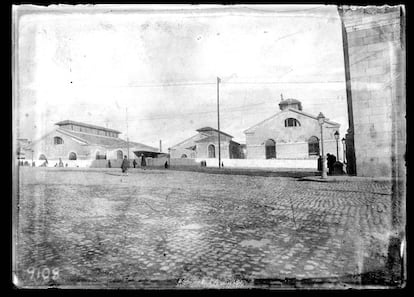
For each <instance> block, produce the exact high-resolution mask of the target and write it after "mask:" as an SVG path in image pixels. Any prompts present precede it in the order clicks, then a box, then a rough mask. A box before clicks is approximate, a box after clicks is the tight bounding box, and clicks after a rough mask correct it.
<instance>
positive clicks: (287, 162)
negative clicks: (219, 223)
mask: <svg viewBox="0 0 414 297" xmlns="http://www.w3.org/2000/svg"><path fill="white" fill-rule="evenodd" d="M110 161H111V167H112V168H120V167H121V163H122V160H110ZM136 161H137V165H136V167H141V162H140V160H139V159H138V160H136ZM166 161H167V162H168V163H169V164H170V166H172V167H174V166H193V167H194V166H196V167H200V166H201V161H206V164H207V167H218V159H209V158H196V159H185V158H177V159H175V158H171V159H168V158H147V159H146V163H147V166H149V167H164V164H165V162H166ZM221 161H222V163H223V166H224V167H230V168H282V169H283V168H286V169H295V168H298V169H314V170H317V168H318V160H317V159H271V160H264V159H222V160H221ZM132 162H133V160H132V159H131V160H130V167H133V165H132ZM29 163H31V162H29ZM43 163H44V161H42V160H36V161H35V164H36V166H40V165H41V164H43ZM63 163H64V166H65V167H66V163H67V164H68V166H67V167H91V168H107V167H108V160H73V161H66V162H63ZM55 164H59V160H48V165H47V167H54V166H55ZM325 164H326V163H325Z"/></svg>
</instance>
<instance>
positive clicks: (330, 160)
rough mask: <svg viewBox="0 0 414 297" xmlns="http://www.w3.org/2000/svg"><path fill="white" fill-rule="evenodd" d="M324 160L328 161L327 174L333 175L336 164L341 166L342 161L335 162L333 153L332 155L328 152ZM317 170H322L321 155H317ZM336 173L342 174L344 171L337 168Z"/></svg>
mask: <svg viewBox="0 0 414 297" xmlns="http://www.w3.org/2000/svg"><path fill="white" fill-rule="evenodd" d="M326 161H327V163H328V164H327V165H328V174H329V175H333V174H334V173H335V167H336V166H342V163H341V162H339V160H338V162H337V160H336V157H335V155H332V154H329V153H328V154H327V155H326ZM335 163H339V164H337V165H335ZM318 170H319V171H322V156H319V158H318ZM338 171H339V172H338ZM336 173H340V174H343V173H344V172H343V169H340V170H337V172H336Z"/></svg>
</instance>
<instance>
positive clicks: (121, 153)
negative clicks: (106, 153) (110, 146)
mask: <svg viewBox="0 0 414 297" xmlns="http://www.w3.org/2000/svg"><path fill="white" fill-rule="evenodd" d="M116 158H117V159H118V160H122V159H123V158H124V153H123V152H122V151H121V150H118V151H116Z"/></svg>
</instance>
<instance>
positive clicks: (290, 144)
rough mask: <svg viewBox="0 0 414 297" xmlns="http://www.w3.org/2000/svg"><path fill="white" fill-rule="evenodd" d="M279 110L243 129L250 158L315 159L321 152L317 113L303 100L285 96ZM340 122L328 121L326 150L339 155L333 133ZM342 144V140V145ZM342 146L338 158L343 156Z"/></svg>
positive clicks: (325, 135) (325, 127)
mask: <svg viewBox="0 0 414 297" xmlns="http://www.w3.org/2000/svg"><path fill="white" fill-rule="evenodd" d="M279 108H280V110H281V111H280V112H278V113H276V114H275V115H273V116H271V117H270V118H268V119H266V120H264V121H262V122H260V123H258V124H257V125H255V126H253V127H251V128H249V129H247V130H245V131H244V133H245V134H246V154H247V159H309V158H311V159H314V158H318V156H319V155H320V153H321V152H320V137H321V130H320V126H319V123H318V120H317V118H316V116H314V115H311V114H308V113H305V112H303V111H302V103H301V102H300V101H299V100H296V99H286V100H284V99H283V97H282V100H281V102H280V103H279ZM339 127H340V124H338V123H335V122H332V121H329V120H327V119H326V120H325V124H324V135H323V137H324V139H323V140H324V153H325V155H326V154H327V153H331V154H334V155H335V156H336V140H335V137H334V133H335V132H336V131H337V130H339ZM340 144H341V143H340V142H339V145H340ZM341 152H342V149H341V148H339V157H340V158H341V156H342V153H341Z"/></svg>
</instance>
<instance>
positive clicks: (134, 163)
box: [132, 159, 138, 168]
mask: <svg viewBox="0 0 414 297" xmlns="http://www.w3.org/2000/svg"><path fill="white" fill-rule="evenodd" d="M137 164H138V163H137V161H136V160H135V159H134V161H133V162H132V165H134V168H136V167H137Z"/></svg>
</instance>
